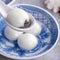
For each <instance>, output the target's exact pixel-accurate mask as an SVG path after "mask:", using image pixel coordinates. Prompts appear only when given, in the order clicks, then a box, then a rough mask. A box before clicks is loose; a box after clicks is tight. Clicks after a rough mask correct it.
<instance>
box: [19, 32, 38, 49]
mask: <svg viewBox="0 0 60 60" xmlns="http://www.w3.org/2000/svg"><path fill="white" fill-rule="evenodd" d="M37 44H38V40H37V38H36V37H35V36H34V35H32V34H29V33H25V34H21V35H20V36H19V38H18V45H19V47H20V48H22V49H23V50H31V49H34V48H35V47H36V46H37Z"/></svg>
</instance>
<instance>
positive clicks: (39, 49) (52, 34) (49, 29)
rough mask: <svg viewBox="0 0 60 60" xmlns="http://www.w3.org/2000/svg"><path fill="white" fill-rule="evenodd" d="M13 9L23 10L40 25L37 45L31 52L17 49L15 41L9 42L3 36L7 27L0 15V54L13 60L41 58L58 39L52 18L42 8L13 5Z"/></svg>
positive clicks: (56, 28) (55, 25) (56, 27)
mask: <svg viewBox="0 0 60 60" xmlns="http://www.w3.org/2000/svg"><path fill="white" fill-rule="evenodd" d="M14 7H18V8H21V9H24V10H25V11H27V12H28V13H31V14H32V15H33V16H34V17H35V19H36V20H37V21H39V22H40V23H42V30H41V33H40V34H39V35H38V36H36V37H37V38H38V45H37V46H36V47H35V48H34V49H32V50H31V51H25V50H22V49H21V48H19V46H18V44H17V41H14V42H11V41H9V40H8V39H7V38H6V37H5V35H4V29H5V27H6V26H7V25H6V23H5V21H4V19H3V17H2V16H1V15H0V54H2V55H4V56H7V57H10V58H13V59H31V58H35V57H36V56H41V55H42V54H44V53H45V52H46V51H48V50H50V49H51V48H52V46H53V45H54V44H55V43H56V40H57V37H58V26H57V24H56V22H55V20H54V18H53V17H52V16H51V15H50V14H49V13H47V12H45V10H43V9H42V8H38V7H35V6H31V5H19V4H18V5H14Z"/></svg>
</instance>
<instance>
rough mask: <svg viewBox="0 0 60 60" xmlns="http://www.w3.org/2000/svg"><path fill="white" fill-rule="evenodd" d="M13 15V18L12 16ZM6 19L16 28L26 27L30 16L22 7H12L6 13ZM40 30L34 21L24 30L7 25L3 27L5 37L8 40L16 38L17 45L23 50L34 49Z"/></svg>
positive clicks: (39, 26)
mask: <svg viewBox="0 0 60 60" xmlns="http://www.w3.org/2000/svg"><path fill="white" fill-rule="evenodd" d="M13 17H14V18H13ZM6 20H7V21H8V22H9V23H10V24H11V25H13V26H14V27H17V28H23V29H25V28H28V26H27V27H26V26H25V25H26V24H27V25H29V24H30V17H29V15H28V13H27V12H26V11H24V10H22V9H18V8H16V9H13V10H12V11H10V12H9V13H8V15H7V18H6ZM40 32H41V25H40V24H39V23H38V22H37V21H36V22H35V23H34V25H33V27H32V28H31V29H30V30H28V31H26V32H21V31H16V30H14V29H12V28H10V27H9V26H7V27H6V28H5V31H4V34H5V36H6V38H7V39H9V40H10V41H15V40H17V43H18V46H19V47H20V48H21V49H23V50H32V49H34V48H35V47H36V46H37V44H38V39H37V37H36V36H37V35H38V34H39V33H40Z"/></svg>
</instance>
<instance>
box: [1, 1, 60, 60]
mask: <svg viewBox="0 0 60 60" xmlns="http://www.w3.org/2000/svg"><path fill="white" fill-rule="evenodd" d="M44 1H45V0H16V2H15V3H14V4H17V3H19V4H33V5H36V6H39V7H42V8H44V9H46V10H48V9H47V8H46V6H45V5H44ZM48 11H49V10H48ZM49 12H50V13H51V14H52V15H53V16H54V17H55V18H56V20H57V21H58V23H59V27H60V15H59V14H55V13H53V12H52V11H49ZM0 60H13V59H9V58H6V57H4V56H2V55H0ZM31 60H60V38H59V41H58V43H57V45H56V46H55V47H54V48H53V49H52V50H51V51H50V52H49V53H47V54H45V55H44V56H41V57H39V58H36V59H31Z"/></svg>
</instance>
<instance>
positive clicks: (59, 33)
mask: <svg viewBox="0 0 60 60" xmlns="http://www.w3.org/2000/svg"><path fill="white" fill-rule="evenodd" d="M18 5H25V6H33V7H35V8H38V9H41V10H43V11H45V12H46V13H47V14H49V15H50V16H51V17H52V18H53V19H54V21H55V23H56V25H57V28H58V37H57V39H56V42H55V43H54V45H53V46H52V47H51V48H50V49H49V50H47V51H46V52H44V53H42V54H40V55H37V56H33V57H14V56H11V55H9V54H5V53H4V54H3V53H2V52H0V54H1V55H3V56H5V57H8V58H12V59H34V58H38V57H40V56H43V55H45V54H47V53H48V52H50V51H51V50H52V49H53V48H54V47H55V45H56V44H57V42H58V40H59V35H60V31H59V25H58V22H57V20H56V19H55V17H54V16H53V15H52V14H51V13H50V12H48V11H47V10H45V9H44V8H42V7H39V6H35V5H31V4H14V5H12V6H18Z"/></svg>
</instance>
